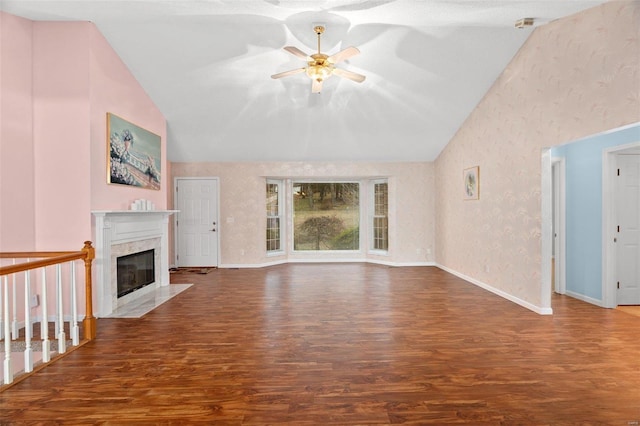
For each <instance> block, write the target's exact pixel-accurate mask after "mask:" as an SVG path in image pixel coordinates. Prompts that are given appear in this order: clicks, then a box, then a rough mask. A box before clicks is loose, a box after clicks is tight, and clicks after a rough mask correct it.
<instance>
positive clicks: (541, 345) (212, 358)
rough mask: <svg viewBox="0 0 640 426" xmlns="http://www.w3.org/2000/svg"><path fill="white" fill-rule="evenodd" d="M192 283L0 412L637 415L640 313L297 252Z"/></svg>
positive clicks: (424, 420)
mask: <svg viewBox="0 0 640 426" xmlns="http://www.w3.org/2000/svg"><path fill="white" fill-rule="evenodd" d="M171 278H172V282H175V283H194V284H195V285H194V286H192V287H191V288H190V289H188V290H186V291H184V292H182V293H181V294H179V295H177V296H175V297H174V298H173V299H171V300H169V301H168V302H166V303H164V304H163V305H161V306H160V307H158V308H156V309H155V310H154V311H152V312H150V313H149V314H147V315H145V316H144V317H142V318H140V319H100V320H98V337H97V339H96V340H95V341H93V342H90V343H88V344H86V345H85V346H83V347H81V348H79V349H77V350H76V351H74V352H73V353H71V354H69V355H68V356H66V357H65V358H63V359H61V360H59V361H57V362H56V363H54V364H53V365H51V366H49V367H47V368H45V369H44V370H43V371H41V372H40V373H38V374H37V375H34V376H32V377H30V378H27V379H25V380H24V381H22V382H21V383H18V384H17V385H15V386H13V387H11V388H9V389H8V390H6V391H5V392H3V393H1V394H0V423H1V424H3V425H8V424H23V423H30V422H31V423H42V424H109V425H121V424H185V423H187V424H188V423H201V424H222V425H267V424H293V425H376V424H414V425H418V424H420V425H424V424H454V423H456V424H473V425H500V424H505V425H574V424H575V425H584V424H589V425H629V424H635V423H632V422H635V421H639V420H640V339H639V338H638V337H639V330H640V317H635V316H632V315H628V314H626V313H624V312H620V311H617V310H615V309H602V308H598V307H595V306H592V305H589V304H586V303H583V302H580V301H578V300H575V299H572V298H569V297H561V296H555V297H554V300H553V308H554V311H555V315H553V316H539V315H537V314H535V313H533V312H530V311H528V310H526V309H524V308H522V307H520V306H518V305H515V304H513V303H511V302H508V301H506V300H504V299H501V298H500V297H498V296H495V295H493V294H491V293H488V292H486V291H484V290H482V289H480V288H478V287H476V286H474V285H472V284H469V283H466V282H465V281H462V280H460V279H458V278H456V277H454V276H452V275H450V274H448V273H446V272H444V271H441V270H439V269H436V268H429V267H407V268H390V267H385V266H380V265H366V264H291V265H281V266H275V267H269V268H264V269H243V270H236V269H223V270H214V271H212V272H210V273H208V274H206V275H203V274H196V273H193V274H185V273H179V274H172V276H171Z"/></svg>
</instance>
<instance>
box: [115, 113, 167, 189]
mask: <svg viewBox="0 0 640 426" xmlns="http://www.w3.org/2000/svg"><path fill="white" fill-rule="evenodd" d="M107 147H108V148H107V183H110V184H118V185H130V186H136V187H139V188H144V189H154V190H160V176H161V175H160V172H161V165H162V158H161V155H162V146H161V138H160V136H158V135H156V134H155V133H151V132H150V131H148V130H146V129H143V128H142V127H139V126H136V125H135V124H133V123H131V122H129V121H127V120H125V119H124V118H120V117H118V116H117V115H115V114H112V113H110V112H109V113H107Z"/></svg>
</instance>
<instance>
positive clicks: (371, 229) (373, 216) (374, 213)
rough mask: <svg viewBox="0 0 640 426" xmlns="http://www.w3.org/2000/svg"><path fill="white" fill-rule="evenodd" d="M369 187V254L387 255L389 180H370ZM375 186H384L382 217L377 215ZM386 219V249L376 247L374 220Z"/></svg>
mask: <svg viewBox="0 0 640 426" xmlns="http://www.w3.org/2000/svg"><path fill="white" fill-rule="evenodd" d="M369 183H370V185H369V188H370V192H371V197H370V203H369V209H370V212H371V214H370V215H369V241H370V243H369V253H372V254H388V253H389V179H372V180H370V181H369ZM377 185H386V212H385V214H384V215H380V214H377V211H376V207H377V202H378V197H377V192H376V189H377ZM380 218H384V219H386V230H385V231H386V236H385V240H386V248H377V247H376V242H377V239H376V219H380Z"/></svg>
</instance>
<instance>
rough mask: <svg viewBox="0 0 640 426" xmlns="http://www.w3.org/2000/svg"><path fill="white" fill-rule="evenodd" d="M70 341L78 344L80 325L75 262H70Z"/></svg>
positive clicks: (75, 344)
mask: <svg viewBox="0 0 640 426" xmlns="http://www.w3.org/2000/svg"><path fill="white" fill-rule="evenodd" d="M70 273H71V324H70V326H69V329H70V330H69V333H71V343H72V344H73V346H78V345H79V344H80V327H78V304H77V300H76V262H71V272H70Z"/></svg>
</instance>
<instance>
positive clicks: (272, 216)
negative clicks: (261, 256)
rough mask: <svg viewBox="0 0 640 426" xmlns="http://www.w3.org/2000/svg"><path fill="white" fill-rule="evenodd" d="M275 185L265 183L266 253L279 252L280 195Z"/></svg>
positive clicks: (277, 186)
mask: <svg viewBox="0 0 640 426" xmlns="http://www.w3.org/2000/svg"><path fill="white" fill-rule="evenodd" d="M278 188H279V185H278V184H277V183H267V206H266V207H267V237H266V244H267V251H279V250H281V244H282V243H281V235H280V194H279V192H278Z"/></svg>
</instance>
